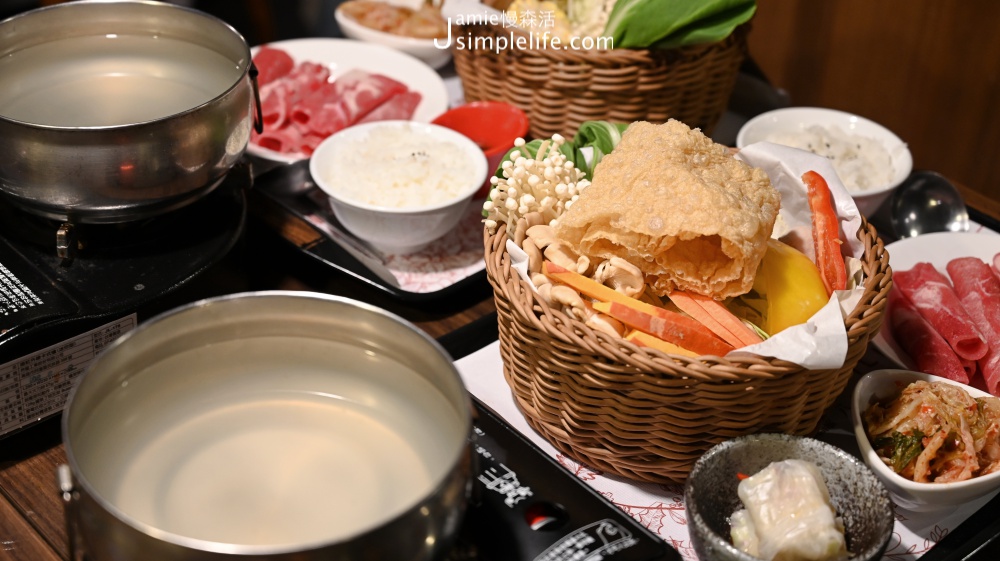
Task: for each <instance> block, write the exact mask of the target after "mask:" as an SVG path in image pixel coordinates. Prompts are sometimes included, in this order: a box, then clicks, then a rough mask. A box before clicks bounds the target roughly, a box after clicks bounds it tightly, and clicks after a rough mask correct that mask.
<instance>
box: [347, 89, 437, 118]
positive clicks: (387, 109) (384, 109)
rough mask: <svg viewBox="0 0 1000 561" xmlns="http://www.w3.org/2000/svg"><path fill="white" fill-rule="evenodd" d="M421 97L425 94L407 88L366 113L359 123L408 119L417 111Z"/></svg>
mask: <svg viewBox="0 0 1000 561" xmlns="http://www.w3.org/2000/svg"><path fill="white" fill-rule="evenodd" d="M421 99H423V96H421V95H420V92H415V91H412V90H407V91H405V92H402V93H398V94H396V95H394V96H392V97H391V98H389V99H388V100H386V102H385V103H383V104H382V105H379V106H378V107H376V108H375V109H373V110H372V111H371V112H370V113H368V114H367V115H365V117H364V118H363V119H361V120H360V121H358V123H373V122H375V121H408V120H410V119H412V118H413V113H415V112H416V110H417V106H418V105H420V100H421Z"/></svg>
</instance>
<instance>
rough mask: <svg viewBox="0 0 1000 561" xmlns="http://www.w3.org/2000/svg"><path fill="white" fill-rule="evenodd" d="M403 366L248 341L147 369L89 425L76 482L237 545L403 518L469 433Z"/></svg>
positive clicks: (137, 514)
mask: <svg viewBox="0 0 1000 561" xmlns="http://www.w3.org/2000/svg"><path fill="white" fill-rule="evenodd" d="M462 430H463V421H462V419H461V418H460V417H459V415H458V413H456V411H455V409H454V407H453V406H452V405H450V404H449V402H448V400H447V399H446V398H445V397H444V395H443V394H442V393H441V392H440V390H438V389H437V388H435V387H434V386H433V385H432V384H431V383H430V382H428V381H427V380H426V379H425V378H424V377H422V376H420V375H419V374H417V373H416V372H415V371H413V370H412V369H411V368H410V367H409V366H407V365H405V364H402V363H400V362H398V361H396V360H395V359H393V358H390V357H388V356H383V355H381V354H379V353H377V352H374V351H370V350H366V349H362V348H360V347H357V346H353V345H349V344H346V343H337V342H331V341H324V340H319V339H303V338H291V337H277V336H268V337H255V338H250V339H240V340H234V341H227V342H222V343H213V344H211V345H206V346H204V347H202V348H196V349H192V350H189V351H185V352H181V353H178V354H175V355H173V356H171V357H169V358H167V359H165V360H162V361H160V362H157V363H155V364H152V365H150V366H149V367H147V368H146V369H145V370H143V371H142V372H140V373H138V374H136V375H135V376H132V377H131V378H129V380H128V381H127V382H125V383H124V385H122V386H121V387H120V388H119V389H117V390H116V391H114V392H112V393H111V394H109V395H108V396H107V397H105V398H104V399H103V400H102V401H101V402H100V404H99V405H98V406H97V407H96V408H95V409H94V410H93V411H92V412H91V413H90V414H89V415H88V419H87V421H86V424H84V425H83V426H82V427H81V430H80V432H79V434H80V438H79V439H78V441H77V442H76V444H75V446H74V450H75V454H76V455H77V458H78V460H79V465H80V468H81V473H83V474H84V475H85V476H86V477H87V478H88V480H89V481H90V483H91V484H92V485H93V487H94V488H95V489H96V490H97V491H98V492H99V493H100V494H101V495H102V496H103V497H105V498H106V499H108V500H109V501H110V502H111V503H112V504H114V505H115V506H116V507H117V508H118V509H120V510H121V512H123V513H125V514H126V515H128V516H130V517H132V518H133V519H134V520H137V521H139V522H141V523H144V524H148V525H150V526H152V527H154V528H157V529H158V530H162V531H166V532H170V533H173V534H176V535H179V536H184V537H188V538H195V539H201V540H206V541H212V542H220V543H228V544H239V545H269V546H281V545H295V544H306V543H321V542H332V541H336V540H339V539H346V538H348V537H351V536H354V535H357V534H359V533H361V532H363V531H365V530H367V529H370V528H372V527H375V526H377V525H378V524H379V523H381V522H384V521H386V520H388V519H391V518H392V517H393V516H395V515H398V514H400V513H402V512H403V511H405V510H406V509H408V508H412V507H413V506H414V505H415V504H417V502H418V501H419V500H420V499H421V498H422V497H424V496H426V495H427V494H429V493H430V492H431V491H432V490H433V489H434V487H435V486H436V485H437V484H438V483H439V482H440V481H441V480H442V479H443V477H444V475H445V474H446V473H447V472H448V470H449V467H450V465H451V463H452V462H453V461H454V458H456V456H457V453H458V450H459V449H460V447H461V446H462V445H463V444H464V442H465V438H466V437H467V435H465V434H463V433H462Z"/></svg>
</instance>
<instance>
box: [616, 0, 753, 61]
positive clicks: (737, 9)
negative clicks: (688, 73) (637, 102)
mask: <svg viewBox="0 0 1000 561" xmlns="http://www.w3.org/2000/svg"><path fill="white" fill-rule="evenodd" d="M756 10H757V2H756V0H618V1H617V2H616V3H615V6H614V8H613V9H612V10H611V15H610V16H608V23H607V25H606V26H605V28H604V35H606V36H609V37H612V38H613V39H614V48H616V49H646V48H657V49H672V48H676V47H683V46H685V45H697V44H701V43H714V42H716V41H721V40H723V39H725V38H726V37H728V36H729V34H731V33H732V32H733V30H734V29H736V27H738V26H739V25H741V24H743V23H745V22H747V21H749V20H750V18H751V17H753V14H754V12H755V11H756Z"/></svg>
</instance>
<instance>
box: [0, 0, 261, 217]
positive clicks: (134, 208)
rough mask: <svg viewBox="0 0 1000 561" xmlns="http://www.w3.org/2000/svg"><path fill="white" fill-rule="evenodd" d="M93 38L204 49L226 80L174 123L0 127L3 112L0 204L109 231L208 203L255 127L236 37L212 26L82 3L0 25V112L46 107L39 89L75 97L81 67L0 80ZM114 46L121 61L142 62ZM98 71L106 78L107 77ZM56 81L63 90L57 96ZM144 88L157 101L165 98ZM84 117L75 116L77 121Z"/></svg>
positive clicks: (202, 17) (171, 10)
mask: <svg viewBox="0 0 1000 561" xmlns="http://www.w3.org/2000/svg"><path fill="white" fill-rule="evenodd" d="M92 37H121V38H134V37H140V38H142V37H148V38H154V37H155V38H158V39H161V40H163V39H169V40H176V41H181V42H184V43H188V44H190V45H191V46H193V47H197V48H205V49H208V50H209V51H211V52H212V53H214V54H213V56H216V55H218V56H221V57H224V59H225V60H226V61H228V62H229V63H230V64H231V65H232V67H233V69H234V73H233V79H232V80H226V83H225V85H224V86H221V87H218V88H217V89H218V91H217V92H216V93H215V95H214V96H212V97H211V98H210V99H209V100H208V101H205V102H203V103H197V104H196V105H192V106H190V107H183V108H182V109H180V110H178V111H176V112H173V108H171V109H170V111H171V113H170V114H169V115H164V116H162V117H158V118H153V119H150V120H145V121H142V122H126V123H116V124H113V125H94V126H91V125H83V126H77V125H72V124H70V125H64V124H60V122H59V119H55V121H56V122H51V123H40V122H39V121H40V119H32V120H31V121H25V120H19V119H17V118H12V117H11V116H10V115H5V114H4V110H3V109H2V103H0V194H2V195H4V196H6V197H8V198H9V199H11V200H12V201H13V202H14V203H16V204H17V205H18V206H20V207H22V208H23V209H25V210H28V211H30V212H32V213H35V214H38V215H43V216H46V217H49V218H54V219H58V220H63V221H70V222H90V223H114V222H124V221H132V220H136V219H141V218H145V217H148V216H152V215H156V214H159V213H163V212H166V211H168V210H171V209H174V208H178V207H180V206H183V205H184V204H187V203H189V202H191V201H193V200H195V199H197V198H198V197H200V196H202V195H204V194H206V193H208V192H209V191H211V190H212V189H213V188H214V187H215V186H217V185H218V184H219V183H220V182H221V180H222V179H223V178H224V176H225V174H226V173H227V172H228V171H229V170H230V168H231V167H232V166H233V165H234V164H235V163H236V161H237V160H238V159H239V158H240V157H241V156H242V155H243V153H244V151H245V150H246V146H247V142H248V141H249V138H250V132H251V128H252V127H254V126H259V119H258V122H256V123H255V119H256V118H257V117H256V114H257V113H258V112H259V100H258V99H257V96H256V81H255V76H252V75H255V74H256V71H255V70H252V61H251V56H250V49H249V47H248V45H247V44H246V41H245V40H244V39H243V37H242V36H241V35H240V34H239V33H238V32H236V30H234V29H233V28H232V27H230V26H229V25H227V24H225V23H224V22H222V21H220V20H219V19H217V18H215V17H213V16H210V15H208V14H205V13H202V12H200V11H196V10H192V9H188V8H185V7H181V6H176V5H172V4H166V3H158V2H146V1H143V2H132V1H120V0H111V1H106V0H83V1H78V2H69V3H64V4H57V5H54V6H49V7H45V8H40V9H36V10H33V11H30V12H26V13H24V14H21V15H17V16H14V17H11V18H9V19H7V20H4V21H3V22H0V75H4V74H6V76H5V77H4V78H3V79H0V102H2V100H3V99H10V98H13V99H18V98H19V99H22V100H27V103H29V104H30V103H44V96H41V95H36V92H33V91H31V89H30V88H31V87H32V84H37V83H41V84H45V87H46V88H51V89H52V90H54V91H65V92H67V95H72V92H73V91H74V88H76V87H77V86H76V84H77V83H78V82H75V81H74V80H77V79H79V78H80V77H79V76H75V74H76V73H77V71H78V70H79V69H80V67H81V66H85V65H79V64H78V65H75V66H73V65H70V66H71V67H70V68H67V67H65V66H60V64H62V63H63V62H65V61H64V60H62V59H61V57H58V56H55V57H48V58H46V57H42V62H43V63H39V64H34V65H33V66H34V70H33V71H34V72H37V74H35V75H34V76H32V77H24V76H22V77H19V78H18V79H10V73H9V72H7V71H5V70H4V69H5V68H8V67H9V66H4V65H9V64H11V61H13V60H16V59H15V58H14V57H16V56H18V54H19V53H25V52H35V51H30V49H33V48H36V47H39V46H45V47H46V48H48V47H50V46H53V45H54V46H56V47H55V48H57V49H58V48H60V47H59V46H61V45H63V44H70V45H74V43H72V41H73V40H76V41H83V40H85V39H81V38H92ZM67 42H69V43H67ZM121 42H122V43H123V46H122V50H123V53H122V55H123V56H132V57H134V56H136V55H137V54H139V53H138V52H133V51H135V49H132V48H130V47H129V46H128V45H124V43H125V42H124V41H121ZM26 49H29V50H26ZM69 50H74V51H75V50H76V48H74V49H69ZM194 58H199V57H189V58H188V59H187V60H177V61H174V62H175V63H176V64H178V65H183V64H189V63H191V62H192V60H191V59H194ZM192 68H194V67H192ZM101 71H102V72H112V73H113V72H114V68H111V69H110V70H108V69H107V68H105V69H103V70H101ZM148 72H149V74H150V78H151V81H150V83H151V84H155V82H154V81H153V80H152V78H156V79H162V78H163V77H162V76H160V75H159V74H157V72H158V70H157V69H154V68H150V69H149V71H148ZM197 72H198V71H196V70H192V71H191V72H190V73H189V74H192V76H187V77H185V78H184V79H194V80H198V79H200V77H198V76H197V75H196V74H197ZM34 77H37V81H36V80H35V79H34ZM63 77H65V80H66V83H65V84H62V85H60V84H59V80H60V79H62V78H63ZM27 78H31V79H27ZM213 87H214V86H213ZM153 88H154V89H153V91H154V92H155V93H160V92H161V91H162V90H159V89H158V88H156V86H155V85H154V86H153ZM213 91H214V90H213ZM119 94H120V92H119ZM119 94H111V93H109V94H108V95H109V96H113V95H119ZM136 97H139V98H142V99H136ZM153 97H154V96H153V95H149V96H142V95H139V96H136V95H134V92H133V93H132V94H129V95H123V96H122V98H121V99H120V100H118V99H115V101H114V103H117V104H119V106H121V107H129V106H133V107H139V106H141V104H143V103H154V104H155V103H156V101H155V100H153V101H150V98H153ZM36 98H39V99H42V100H43V101H40V102H39V101H36ZM109 99H114V98H109ZM69 101H72V98H69ZM57 105H59V107H52V108H51V110H52V112H53V114H55V113H56V112H57V111H60V110H65V107H68V106H69V105H71V103H60V104H57ZM36 109H38V110H41V111H43V112H44V111H46V110H47V109H49V108H47V107H39V108H36ZM87 110H88V108H86V107H81V108H79V111H78V112H77V113H76V114H81V115H82V114H85V113H86V111H87ZM8 113H9V112H8ZM32 121H33V122H32Z"/></svg>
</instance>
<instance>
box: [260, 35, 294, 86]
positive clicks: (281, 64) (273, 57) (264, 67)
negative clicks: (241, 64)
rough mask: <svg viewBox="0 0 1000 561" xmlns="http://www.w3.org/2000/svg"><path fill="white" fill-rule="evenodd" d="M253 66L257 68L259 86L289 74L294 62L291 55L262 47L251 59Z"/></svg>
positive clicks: (279, 50)
mask: <svg viewBox="0 0 1000 561" xmlns="http://www.w3.org/2000/svg"><path fill="white" fill-rule="evenodd" d="M253 64H254V66H256V67H257V83H258V84H260V85H263V84H270V83H271V82H273V81H275V80H277V79H278V78H281V77H283V76H286V75H288V74H289V73H291V71H292V69H293V68H295V61H294V60H292V57H291V55H289V54H288V53H286V52H285V51H283V50H281V49H275V48H273V47H268V46H266V45H265V46H263V47H261V48H260V49H259V50H258V51H257V54H255V55H254V57H253Z"/></svg>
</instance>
